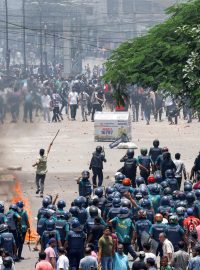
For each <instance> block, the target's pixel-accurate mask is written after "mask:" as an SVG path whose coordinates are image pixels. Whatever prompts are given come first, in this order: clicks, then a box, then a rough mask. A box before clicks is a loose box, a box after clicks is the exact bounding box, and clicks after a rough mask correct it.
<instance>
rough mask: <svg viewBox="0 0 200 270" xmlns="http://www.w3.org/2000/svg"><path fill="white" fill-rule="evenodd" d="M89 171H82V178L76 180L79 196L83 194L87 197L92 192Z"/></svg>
mask: <svg viewBox="0 0 200 270" xmlns="http://www.w3.org/2000/svg"><path fill="white" fill-rule="evenodd" d="M89 178H90V173H89V172H88V171H83V172H82V178H81V179H80V180H78V182H77V184H78V186H79V196H83V197H85V198H87V199H89V197H90V196H91V194H92V186H91V183H90V180H89Z"/></svg>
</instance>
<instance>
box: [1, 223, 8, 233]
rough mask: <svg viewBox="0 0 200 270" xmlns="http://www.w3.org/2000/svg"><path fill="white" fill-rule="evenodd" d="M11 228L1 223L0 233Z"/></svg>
mask: <svg viewBox="0 0 200 270" xmlns="http://www.w3.org/2000/svg"><path fill="white" fill-rule="evenodd" d="M8 230H9V228H8V225H7V224H1V225H0V234H1V233H3V232H8Z"/></svg>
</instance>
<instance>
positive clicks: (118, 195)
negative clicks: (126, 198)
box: [113, 191, 121, 199]
mask: <svg viewBox="0 0 200 270" xmlns="http://www.w3.org/2000/svg"><path fill="white" fill-rule="evenodd" d="M113 196H114V198H119V199H120V198H121V194H120V192H118V191H115V192H114V193H113Z"/></svg>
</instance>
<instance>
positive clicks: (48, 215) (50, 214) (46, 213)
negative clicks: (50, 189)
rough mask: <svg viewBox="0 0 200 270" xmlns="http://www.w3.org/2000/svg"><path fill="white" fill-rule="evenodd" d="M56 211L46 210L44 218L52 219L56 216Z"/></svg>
mask: <svg viewBox="0 0 200 270" xmlns="http://www.w3.org/2000/svg"><path fill="white" fill-rule="evenodd" d="M54 213H55V211H54V210H52V209H46V211H45V212H44V217H45V218H47V219H50V218H51V217H52V216H53V215H54Z"/></svg>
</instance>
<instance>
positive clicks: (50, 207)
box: [47, 204, 57, 212]
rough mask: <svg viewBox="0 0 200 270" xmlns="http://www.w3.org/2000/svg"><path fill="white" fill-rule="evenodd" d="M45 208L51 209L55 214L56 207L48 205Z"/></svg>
mask: <svg viewBox="0 0 200 270" xmlns="http://www.w3.org/2000/svg"><path fill="white" fill-rule="evenodd" d="M47 208H48V209H51V210H53V211H55V212H56V210H57V208H56V206H55V205H54V204H49V205H48V206H47Z"/></svg>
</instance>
